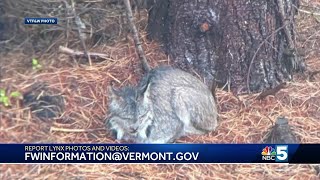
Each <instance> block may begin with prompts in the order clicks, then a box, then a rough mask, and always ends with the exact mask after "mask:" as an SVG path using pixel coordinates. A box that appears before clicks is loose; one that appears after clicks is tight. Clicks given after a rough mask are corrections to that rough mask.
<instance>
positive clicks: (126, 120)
mask: <svg viewBox="0 0 320 180" xmlns="http://www.w3.org/2000/svg"><path fill="white" fill-rule="evenodd" d="M148 87H149V86H148V84H144V85H141V86H139V87H137V88H133V87H124V88H121V89H119V90H116V89H114V88H113V87H112V86H110V87H109V116H108V118H107V121H106V122H107V127H108V128H109V129H110V130H111V133H112V135H113V137H114V138H116V139H118V140H123V141H127V142H132V141H135V142H136V141H142V140H141V139H143V138H146V136H147V134H148V133H147V131H149V132H150V130H149V129H150V128H149V129H148V126H149V125H150V120H151V116H150V110H149V109H150V108H148V107H150V100H149V98H150V97H149V96H150V95H149V90H150V88H148ZM138 139H140V140H138Z"/></svg>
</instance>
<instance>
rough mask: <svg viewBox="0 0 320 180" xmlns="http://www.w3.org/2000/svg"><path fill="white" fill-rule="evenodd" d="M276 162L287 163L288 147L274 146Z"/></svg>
mask: <svg viewBox="0 0 320 180" xmlns="http://www.w3.org/2000/svg"><path fill="white" fill-rule="evenodd" d="M276 153H277V156H276V162H288V146H287V145H278V146H276Z"/></svg>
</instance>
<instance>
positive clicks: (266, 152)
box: [261, 146, 277, 156]
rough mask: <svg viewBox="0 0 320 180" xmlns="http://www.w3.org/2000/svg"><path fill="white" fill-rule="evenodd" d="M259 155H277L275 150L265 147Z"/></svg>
mask: <svg viewBox="0 0 320 180" xmlns="http://www.w3.org/2000/svg"><path fill="white" fill-rule="evenodd" d="M261 155H263V156H275V155H277V153H276V151H275V149H274V148H273V147H272V146H266V147H265V148H263V150H262V153H261Z"/></svg>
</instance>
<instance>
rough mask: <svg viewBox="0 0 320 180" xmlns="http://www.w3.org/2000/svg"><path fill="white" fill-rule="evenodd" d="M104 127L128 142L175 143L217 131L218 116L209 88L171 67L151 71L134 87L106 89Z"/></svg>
mask: <svg viewBox="0 0 320 180" xmlns="http://www.w3.org/2000/svg"><path fill="white" fill-rule="evenodd" d="M109 94H110V96H109V97H110V99H109V115H108V117H107V119H106V125H107V127H108V128H109V129H110V130H111V132H112V134H113V136H114V137H115V138H116V139H118V140H120V141H124V142H131V143H159V144H162V143H174V142H175V141H176V140H177V139H178V138H180V137H182V136H187V135H195V134H198V135H200V134H206V133H208V132H210V131H214V130H215V129H216V128H217V125H218V122H217V118H218V113H217V105H216V102H215V100H214V97H213V95H212V93H211V91H210V90H209V89H208V87H207V86H206V85H205V84H204V83H202V82H201V81H200V80H199V79H198V78H196V77H194V76H193V75H191V74H189V73H187V72H185V71H182V70H180V69H175V68H172V67H158V68H155V69H152V70H150V71H149V72H148V73H147V75H146V76H145V77H144V78H142V80H141V81H140V83H139V84H138V85H137V86H136V87H123V88H121V89H118V90H116V89H115V88H114V87H112V86H110V87H109Z"/></svg>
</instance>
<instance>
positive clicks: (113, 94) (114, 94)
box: [108, 82, 122, 104]
mask: <svg viewBox="0 0 320 180" xmlns="http://www.w3.org/2000/svg"><path fill="white" fill-rule="evenodd" d="M108 95H109V101H110V103H116V104H118V103H120V101H121V100H122V97H121V96H120V95H119V93H118V90H116V89H115V88H114V87H113V82H111V83H110V85H109V86H108Z"/></svg>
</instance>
